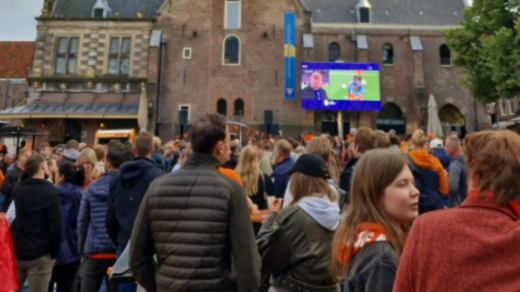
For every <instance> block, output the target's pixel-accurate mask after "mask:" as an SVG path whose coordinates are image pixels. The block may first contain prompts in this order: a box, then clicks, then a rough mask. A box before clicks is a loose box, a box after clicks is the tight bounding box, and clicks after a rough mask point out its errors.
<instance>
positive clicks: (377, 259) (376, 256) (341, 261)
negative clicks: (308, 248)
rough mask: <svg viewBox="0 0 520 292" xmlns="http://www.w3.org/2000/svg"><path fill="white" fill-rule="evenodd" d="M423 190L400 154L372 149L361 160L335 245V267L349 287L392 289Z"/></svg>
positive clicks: (347, 290) (351, 289)
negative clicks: (415, 182) (420, 193)
mask: <svg viewBox="0 0 520 292" xmlns="http://www.w3.org/2000/svg"><path fill="white" fill-rule="evenodd" d="M418 201H419V191H418V190H417V189H416V188H415V186H414V178H413V175H412V172H411V170H410V167H409V166H408V161H407V159H406V157H405V156H403V155H402V154H401V153H398V152H395V151H391V150H372V151H369V152H367V153H365V154H364V155H363V156H361V158H360V160H359V162H358V163H357V164H356V169H355V170H354V175H353V178H352V185H351V189H350V204H349V205H348V207H347V210H346V212H345V213H346V216H345V218H344V219H343V220H342V221H341V223H340V226H339V227H338V231H337V232H336V235H335V237H334V242H333V245H332V271H333V273H334V275H335V277H336V279H337V280H344V281H345V282H344V283H345V285H344V288H345V290H344V291H345V292H357V291H370V292H379V291H388V292H390V291H392V287H393V283H394V279H395V273H396V270H397V263H398V262H399V257H400V255H401V254H402V252H403V248H404V243H405V239H406V236H407V233H408V230H409V225H410V223H411V222H412V221H413V220H414V219H415V218H417V217H418V216H419V214H418Z"/></svg>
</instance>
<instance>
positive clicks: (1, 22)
mask: <svg viewBox="0 0 520 292" xmlns="http://www.w3.org/2000/svg"><path fill="white" fill-rule="evenodd" d="M42 7H43V0H0V41H34V40H35V39H36V20H34V18H35V17H36V16H38V15H40V11H41V9H42Z"/></svg>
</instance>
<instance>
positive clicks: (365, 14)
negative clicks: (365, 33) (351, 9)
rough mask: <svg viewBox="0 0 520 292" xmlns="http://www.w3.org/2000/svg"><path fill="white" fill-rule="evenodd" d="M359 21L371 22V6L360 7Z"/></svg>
mask: <svg viewBox="0 0 520 292" xmlns="http://www.w3.org/2000/svg"><path fill="white" fill-rule="evenodd" d="M359 22H361V23H370V9H369V8H364V7H363V8H359Z"/></svg>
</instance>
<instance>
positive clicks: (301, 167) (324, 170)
mask: <svg viewBox="0 0 520 292" xmlns="http://www.w3.org/2000/svg"><path fill="white" fill-rule="evenodd" d="M295 172H299V173H302V174H305V175H308V176H312V177H319V178H323V179H329V178H330V176H329V167H328V166H327V163H326V162H325V160H323V158H321V157H320V156H318V155H316V154H303V155H302V156H300V157H298V159H297V160H296V162H295V163H294V166H293V168H292V170H291V172H290V173H289V174H293V173H295Z"/></svg>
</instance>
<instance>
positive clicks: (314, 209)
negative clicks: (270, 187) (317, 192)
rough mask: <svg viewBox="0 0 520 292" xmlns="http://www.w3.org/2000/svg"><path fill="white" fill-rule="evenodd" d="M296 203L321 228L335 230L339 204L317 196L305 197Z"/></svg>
mask: <svg viewBox="0 0 520 292" xmlns="http://www.w3.org/2000/svg"><path fill="white" fill-rule="evenodd" d="M296 205H298V207H300V208H301V209H302V210H303V211H304V212H305V213H307V215H309V216H311V217H312V219H314V221H316V222H317V223H318V224H320V225H321V226H322V227H323V228H325V229H327V230H330V231H335V230H336V228H338V224H339V217H340V215H339V206H338V203H336V202H331V201H329V200H328V199H326V198H319V197H317V196H311V197H305V198H303V199H301V200H300V201H299V202H298V203H297V204H296Z"/></svg>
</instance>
